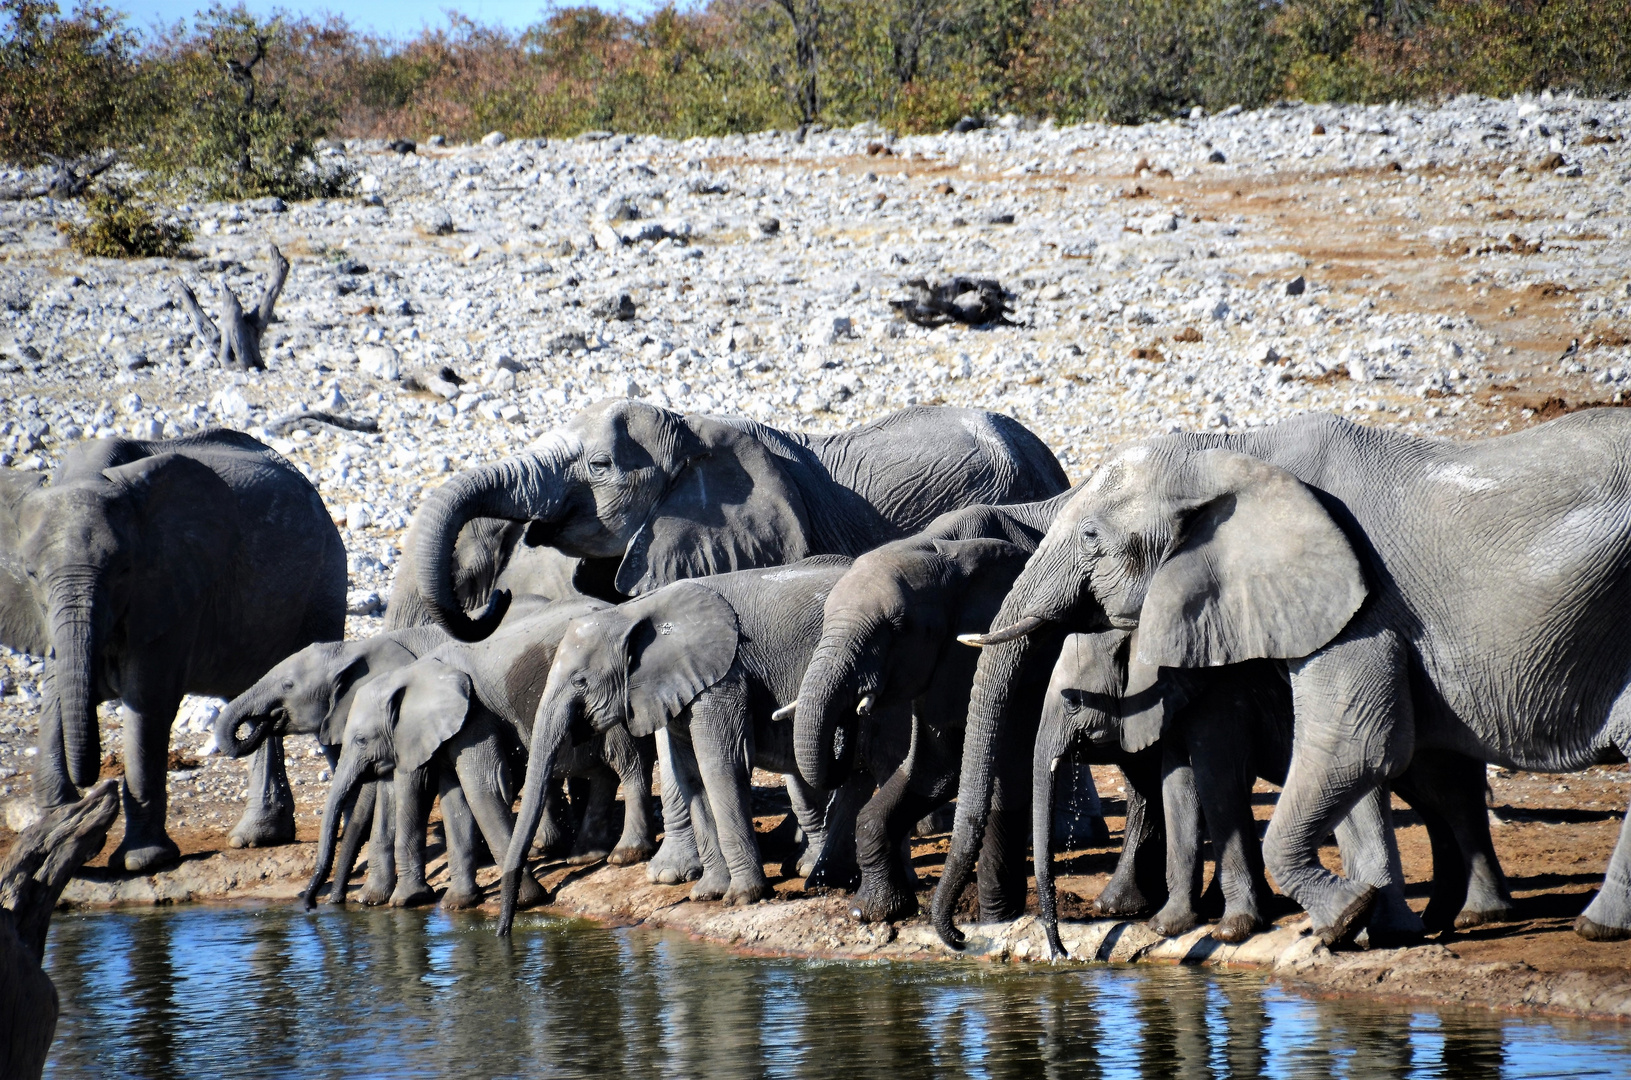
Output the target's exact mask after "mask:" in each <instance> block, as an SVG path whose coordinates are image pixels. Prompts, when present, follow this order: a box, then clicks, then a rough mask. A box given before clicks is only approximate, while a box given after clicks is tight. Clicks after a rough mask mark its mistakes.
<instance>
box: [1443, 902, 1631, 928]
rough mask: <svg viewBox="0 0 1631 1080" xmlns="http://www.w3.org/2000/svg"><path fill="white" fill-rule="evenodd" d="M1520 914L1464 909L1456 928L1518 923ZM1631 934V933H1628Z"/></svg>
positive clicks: (1503, 910) (1504, 909) (1498, 910)
mask: <svg viewBox="0 0 1631 1080" xmlns="http://www.w3.org/2000/svg"><path fill="white" fill-rule="evenodd" d="M1517 921H1518V912H1517V910H1516V909H1514V908H1510V907H1499V908H1491V909H1489V910H1487V911H1474V910H1473V909H1471V908H1462V909H1461V910H1460V911H1459V912H1457V913H1456V916H1455V922H1454V924H1453V925H1454V926H1455V928H1456V929H1457V930H1471V929H1473V928H1474V927H1477V926H1488V925H1489V924H1491V923H1505V922H1517ZM1626 932H1627V933H1631V931H1626Z"/></svg>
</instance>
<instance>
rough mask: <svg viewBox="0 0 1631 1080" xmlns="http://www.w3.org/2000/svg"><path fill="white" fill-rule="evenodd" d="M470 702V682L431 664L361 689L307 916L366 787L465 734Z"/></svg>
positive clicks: (408, 769)
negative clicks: (343, 824)
mask: <svg viewBox="0 0 1631 1080" xmlns="http://www.w3.org/2000/svg"><path fill="white" fill-rule="evenodd" d="M471 694H472V687H471V682H470V676H469V675H467V674H465V673H464V672H463V671H460V670H459V669H458V668H455V667H452V666H450V665H448V664H444V663H441V662H440V661H438V660H434V659H423V660H420V661H419V662H417V663H414V664H409V665H408V666H407V667H403V668H399V669H397V670H395V671H391V672H387V673H386V674H384V675H380V676H378V677H377V678H373V679H370V680H368V681H367V682H366V683H365V684H363V685H362V686H360V687H358V688H357V690H356V696H355V700H354V701H353V702H352V705H351V714H350V718H349V719H348V720H347V722H346V726H345V742H344V745H343V746H342V748H341V750H340V760H339V763H338V764H336V765H335V767H334V780H333V782H332V783H331V784H330V785H329V792H328V802H327V804H326V805H325V806H324V807H323V826H322V834H321V835H320V837H319V839H318V848H317V869H316V871H315V872H314V873H313V874H312V879H311V885H310V886H309V887H308V888H307V889H306V909H307V910H308V911H309V910H311V909H312V908H313V907H315V906H316V904H317V892H318V890H319V889H321V888H322V887H323V885H324V884H325V883H326V882H327V880H328V875H329V871H330V870H332V869H333V866H334V849H335V843H336V840H337V837H338V834H339V829H340V821H341V819H342V818H343V817H347V816H349V815H350V813H351V811H352V809H353V807H354V806H355V805H356V802H357V795H358V794H359V792H360V791H361V789H362V785H363V784H364V783H366V782H368V781H370V780H390V779H392V778H393V777H395V776H396V775H397V774H398V773H399V772H403V773H414V772H418V771H419V770H421V769H423V768H425V767H426V766H427V765H429V764H430V760H431V758H432V757H433V756H435V754H436V751H437V750H439V749H440V748H441V746H442V744H443V743H445V742H447V740H449V739H451V738H452V737H453V736H454V735H457V734H458V733H459V731H460V730H461V729H462V728H463V727H464V724H465V720H466V719H467V718H468V717H469V715H470V706H471Z"/></svg>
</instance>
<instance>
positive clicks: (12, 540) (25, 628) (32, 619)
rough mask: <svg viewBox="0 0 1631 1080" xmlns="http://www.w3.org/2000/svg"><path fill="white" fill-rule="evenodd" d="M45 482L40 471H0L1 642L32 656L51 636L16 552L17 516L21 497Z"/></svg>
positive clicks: (40, 652) (43, 649)
mask: <svg viewBox="0 0 1631 1080" xmlns="http://www.w3.org/2000/svg"><path fill="white" fill-rule="evenodd" d="M44 484H45V474H43V473H38V472H21V471H14V470H11V469H5V470H0V644H3V645H6V646H8V647H10V648H13V649H17V650H19V651H21V652H25V653H29V654H30V655H32V656H44V655H45V653H46V650H47V649H49V648H50V646H51V638H50V630H49V628H48V627H47V625H46V622H45V612H43V611H42V610H40V605H39V602H38V601H37V600H35V599H34V591H33V590H32V589H30V588H29V587H28V574H27V572H26V571H25V570H24V569H23V562H22V559H21V557H20V555H19V552H20V551H21V549H22V541H23V537H22V527H21V525H20V524H19V522H18V519H17V515H18V512H19V511H20V510H21V508H22V501H23V499H25V498H26V497H27V496H28V495H29V494H31V493H32V492H35V491H38V490H39V489H40V488H41V487H43V486H44Z"/></svg>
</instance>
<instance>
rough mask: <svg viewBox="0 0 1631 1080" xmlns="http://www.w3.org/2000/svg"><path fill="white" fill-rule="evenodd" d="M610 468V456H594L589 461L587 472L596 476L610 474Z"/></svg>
mask: <svg viewBox="0 0 1631 1080" xmlns="http://www.w3.org/2000/svg"><path fill="white" fill-rule="evenodd" d="M611 468H612V455H610V454H596V455H595V456H594V457H592V458H590V459H589V471H590V472H592V473H595V474H596V475H597V476H598V475H600V474H601V473H606V472H610V471H611Z"/></svg>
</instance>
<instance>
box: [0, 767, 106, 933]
mask: <svg viewBox="0 0 1631 1080" xmlns="http://www.w3.org/2000/svg"><path fill="white" fill-rule="evenodd" d="M118 816H119V781H117V780H103V781H102V782H101V783H99V784H97V785H96V786H95V787H93V788H91V790H90V791H88V792H86V794H85V797H84V798H83V799H80V800H79V801H78V802H76V803H70V804H68V805H67V806H59V807H57V808H56V809H54V810H52V811H51V812H50V813H48V814H46V815H45V817H44V819H42V820H40V821H38V822H35V823H34V824H33V825H30V826H29V827H28V828H27V829H25V830H24V831H23V835H22V836H20V837H18V839H17V843H16V844H15V845H13V846H12V849H11V851H10V852H9V853H8V854H7V855H6V858H5V861H4V862H0V907H3V908H5V909H6V910H7V911H10V912H11V913H12V915H13V917H14V918H15V919H16V920H17V924H16V925H17V936H18V937H19V938H20V939H22V942H23V944H24V945H25V946H27V947H28V948H29V949H30V950H31V951H32V952H33V954H34V959H35V961H36V962H39V961H40V960H41V959H42V958H43V957H44V956H45V934H46V930H47V928H48V926H49V924H50V921H51V911H52V909H53V908H55V907H56V906H57V899H58V898H59V897H60V896H62V890H63V889H65V888H67V887H68V879H69V878H71V877H73V876H74V872H75V871H77V870H78V869H79V868H80V867H81V866H83V865H85V860H87V859H89V858H90V857H91V856H93V855H95V854H96V853H97V852H98V851H101V850H102V845H103V844H104V843H106V842H107V838H108V829H109V828H111V827H112V825H113V821H114V819H115V818H117V817H118Z"/></svg>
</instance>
